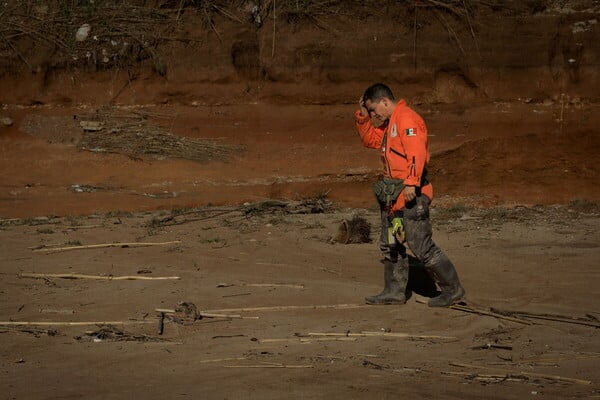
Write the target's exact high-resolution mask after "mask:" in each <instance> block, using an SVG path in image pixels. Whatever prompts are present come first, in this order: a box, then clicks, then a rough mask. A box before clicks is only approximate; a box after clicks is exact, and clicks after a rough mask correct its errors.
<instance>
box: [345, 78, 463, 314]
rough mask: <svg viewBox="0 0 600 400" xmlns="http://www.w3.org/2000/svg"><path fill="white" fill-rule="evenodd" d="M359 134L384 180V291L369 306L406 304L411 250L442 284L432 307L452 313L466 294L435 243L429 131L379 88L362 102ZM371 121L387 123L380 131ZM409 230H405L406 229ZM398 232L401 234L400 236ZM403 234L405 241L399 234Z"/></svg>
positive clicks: (379, 187) (378, 188)
mask: <svg viewBox="0 0 600 400" xmlns="http://www.w3.org/2000/svg"><path fill="white" fill-rule="evenodd" d="M359 106H360V109H359V110H357V111H356V113H355V120H356V129H357V131H358V133H359V135H360V138H361V139H362V142H363V144H364V145H365V146H366V147H369V148H374V149H380V151H381V160H382V161H383V164H384V177H383V179H382V180H381V181H379V182H377V183H376V184H375V185H373V190H374V192H375V195H376V197H377V199H378V202H379V205H380V208H381V238H380V242H381V243H380V244H381V250H382V253H383V256H384V260H383V264H384V282H385V286H384V289H383V291H382V292H381V293H380V294H378V295H375V296H369V297H366V299H365V300H366V302H367V303H368V304H404V303H405V302H406V284H407V283H408V271H409V265H408V257H407V254H406V247H405V246H404V244H403V243H402V241H403V239H404V238H405V239H406V244H407V245H408V247H409V248H410V250H411V251H412V252H413V253H414V255H415V256H416V257H417V258H418V259H419V261H421V262H422V263H423V264H424V265H425V268H426V269H427V271H428V272H429V274H430V275H431V276H432V277H433V278H434V279H435V280H436V282H437V284H438V285H439V287H440V289H441V294H440V295H439V296H437V297H433V298H431V299H430V300H429V306H431V307H448V306H450V305H452V304H453V303H455V302H456V301H458V300H460V299H461V298H462V297H463V296H464V295H465V291H464V289H463V287H462V286H461V284H460V281H459V279H458V275H457V273H456V269H455V268H454V265H452V262H451V261H450V259H449V258H448V257H447V256H446V255H445V254H444V252H443V251H442V250H441V249H440V248H439V247H438V246H437V245H436V244H435V243H434V242H433V240H432V238H431V235H432V229H431V222H430V220H429V204H430V203H431V200H432V198H433V188H432V185H431V183H429V181H428V180H427V168H426V167H427V163H428V162H429V150H428V148H427V128H426V126H425V122H423V119H422V118H421V117H420V116H419V115H418V114H417V113H416V112H414V111H413V110H412V109H410V108H409V107H408V106H407V105H406V102H405V101H404V100H399V101H396V100H395V99H394V95H393V94H392V91H391V90H390V88H389V87H387V86H386V85H384V84H381V83H377V84H374V85H372V86H370V87H369V88H368V89H367V90H366V91H365V94H364V95H363V96H362V98H361V99H360V103H359ZM371 118H375V119H377V120H379V121H383V123H382V124H381V125H379V126H374V125H373V124H372V123H371ZM402 225H403V227H402ZM396 230H397V231H396ZM402 230H403V235H401V236H403V237H400V238H399V235H398V234H397V233H401V232H402Z"/></svg>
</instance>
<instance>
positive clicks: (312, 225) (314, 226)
mask: <svg viewBox="0 0 600 400" xmlns="http://www.w3.org/2000/svg"><path fill="white" fill-rule="evenodd" d="M323 228H325V225H323V224H322V223H321V222H320V221H316V222H312V223H309V224H306V225H304V226H303V227H302V229H323Z"/></svg>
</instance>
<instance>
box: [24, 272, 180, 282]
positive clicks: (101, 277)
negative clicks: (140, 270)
mask: <svg viewBox="0 0 600 400" xmlns="http://www.w3.org/2000/svg"><path fill="white" fill-rule="evenodd" d="M19 277H21V278H59V279H96V280H107V281H126V280H141V281H152V280H177V279H181V278H180V277H178V276H141V275H123V276H112V275H85V274H70V273H69V274H38V273H22V274H19Z"/></svg>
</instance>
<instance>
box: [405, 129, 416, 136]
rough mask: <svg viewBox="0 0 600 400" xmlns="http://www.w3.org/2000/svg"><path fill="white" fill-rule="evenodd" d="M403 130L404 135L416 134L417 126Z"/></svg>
mask: <svg viewBox="0 0 600 400" xmlns="http://www.w3.org/2000/svg"><path fill="white" fill-rule="evenodd" d="M404 131H405V132H406V136H417V128H407V129H405V130H404Z"/></svg>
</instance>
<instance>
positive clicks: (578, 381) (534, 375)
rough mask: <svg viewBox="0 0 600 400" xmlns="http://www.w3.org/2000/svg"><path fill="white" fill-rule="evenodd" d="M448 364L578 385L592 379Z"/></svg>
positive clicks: (589, 383) (454, 363)
mask: <svg viewBox="0 0 600 400" xmlns="http://www.w3.org/2000/svg"><path fill="white" fill-rule="evenodd" d="M450 365H452V366H454V367H460V368H469V369H491V370H493V371H494V372H496V373H503V374H506V375H507V376H514V375H518V376H519V375H520V376H526V377H527V378H533V379H548V380H551V381H560V382H567V383H575V384H579V385H591V384H592V381H588V380H585V379H577V378H569V377H565V376H559V375H549V374H540V373H536V372H525V371H518V372H514V371H506V370H500V369H495V368H488V367H485V366H483V365H472V364H463V363H457V362H451V363H450Z"/></svg>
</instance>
